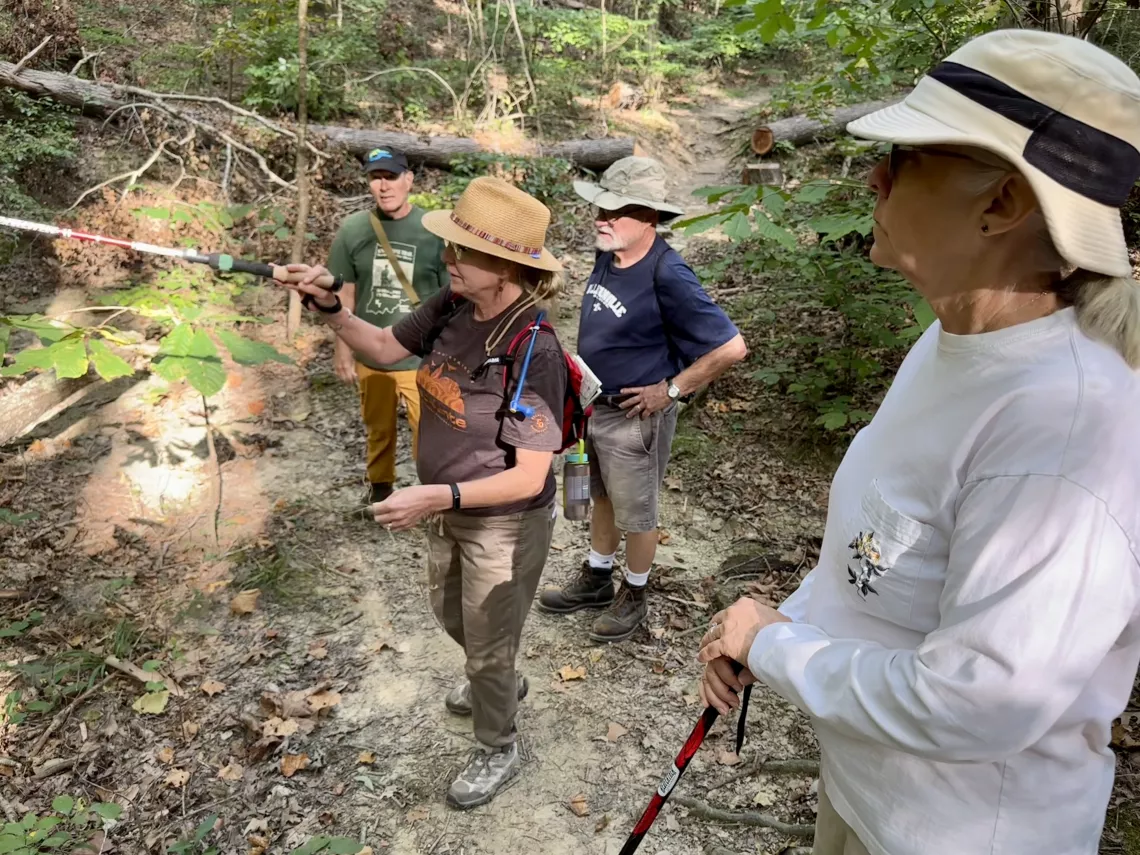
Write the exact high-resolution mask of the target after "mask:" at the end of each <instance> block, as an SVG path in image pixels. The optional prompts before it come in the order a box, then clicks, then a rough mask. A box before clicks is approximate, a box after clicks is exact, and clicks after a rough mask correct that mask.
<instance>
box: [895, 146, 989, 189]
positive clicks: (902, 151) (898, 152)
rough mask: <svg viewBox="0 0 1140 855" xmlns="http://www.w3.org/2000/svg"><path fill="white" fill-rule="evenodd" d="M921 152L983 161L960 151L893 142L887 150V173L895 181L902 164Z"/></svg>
mask: <svg viewBox="0 0 1140 855" xmlns="http://www.w3.org/2000/svg"><path fill="white" fill-rule="evenodd" d="M920 154H925V155H928V156H930V157H955V158H958V159H959V160H972V161H974V162H976V163H983V162H984V161H981V160H979V159H978V158H976V157H972V156H971V155H968V154H964V153H962V152H960V151H943V150H942V149H939V148H925V147H923V146H918V145H903V144H902V143H892V144H891V148H890V151H888V152H887V175H888V176H890V179H891V181H892V182H893V181H894V180H895V179H896V178H897V177H898V174H899V170H900V169H902V165H903V164H904V163H905V162H906V161H907V160H912V159H914V158H916V157H917V156H918V155H920Z"/></svg>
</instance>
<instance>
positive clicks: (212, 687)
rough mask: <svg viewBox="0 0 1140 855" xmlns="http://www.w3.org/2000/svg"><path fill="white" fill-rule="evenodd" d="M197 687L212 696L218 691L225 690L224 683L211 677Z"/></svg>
mask: <svg viewBox="0 0 1140 855" xmlns="http://www.w3.org/2000/svg"><path fill="white" fill-rule="evenodd" d="M198 688H200V689H201V690H202V691H203V692H205V693H206V694H207V695H209V696H210V697H211V698H212V697H213V696H214V695H216V694H218V692H223V691H225V688H226V684H225V683H220V682H218V681H217V680H214V679H212V678H211V679H209V680H207V681H206V682H204V683H203V684H202V685H201V686H199V687H198Z"/></svg>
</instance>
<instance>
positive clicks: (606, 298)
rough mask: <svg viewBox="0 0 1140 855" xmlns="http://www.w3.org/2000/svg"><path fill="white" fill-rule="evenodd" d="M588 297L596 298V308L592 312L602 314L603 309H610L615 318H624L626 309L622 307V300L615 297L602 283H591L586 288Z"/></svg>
mask: <svg viewBox="0 0 1140 855" xmlns="http://www.w3.org/2000/svg"><path fill="white" fill-rule="evenodd" d="M586 296H587V297H593V298H594V307H593V309H592V310H591V311H594V312H600V311H601V310H602V309H603V308H605V309H609V310H610V311H611V312H613V313H614V317H615V318H620V317H622V316H623V315H624V314H625V312H626V308H625V306H624V305H622V302H621V300H619V299H618V298H617V297H616V296H614V294H613V292H612V291H610V289H609V288H607V287H606V286H605V285H603V284H601V283H600V282H591V283H590V284H589V285H587V286H586Z"/></svg>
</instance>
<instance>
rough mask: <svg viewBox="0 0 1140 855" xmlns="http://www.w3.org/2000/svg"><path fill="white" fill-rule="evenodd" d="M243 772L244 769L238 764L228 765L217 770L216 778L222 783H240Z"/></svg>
mask: <svg viewBox="0 0 1140 855" xmlns="http://www.w3.org/2000/svg"><path fill="white" fill-rule="evenodd" d="M244 772H245V769H243V768H242V767H241V764H240V763H230V764H229V765H228V766H225V767H223V768H222V769H219V770H218V777H219V778H221V779H222V780H223V781H240V780H241V776H242V774H243V773H244Z"/></svg>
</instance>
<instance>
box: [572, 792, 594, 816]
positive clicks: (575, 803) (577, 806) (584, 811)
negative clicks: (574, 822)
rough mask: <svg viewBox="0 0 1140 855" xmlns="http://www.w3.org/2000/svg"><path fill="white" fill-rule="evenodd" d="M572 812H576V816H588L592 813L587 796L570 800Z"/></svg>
mask: <svg viewBox="0 0 1140 855" xmlns="http://www.w3.org/2000/svg"><path fill="white" fill-rule="evenodd" d="M570 810H572V811H574V814H575V816H587V815H588V814H589V813H590V806H589V805H588V804H587V803H586V796H585V795H584V794H583V793H579V794H578V795H576V796H574V798H572V799H570Z"/></svg>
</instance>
